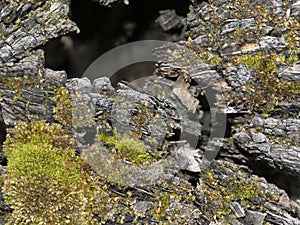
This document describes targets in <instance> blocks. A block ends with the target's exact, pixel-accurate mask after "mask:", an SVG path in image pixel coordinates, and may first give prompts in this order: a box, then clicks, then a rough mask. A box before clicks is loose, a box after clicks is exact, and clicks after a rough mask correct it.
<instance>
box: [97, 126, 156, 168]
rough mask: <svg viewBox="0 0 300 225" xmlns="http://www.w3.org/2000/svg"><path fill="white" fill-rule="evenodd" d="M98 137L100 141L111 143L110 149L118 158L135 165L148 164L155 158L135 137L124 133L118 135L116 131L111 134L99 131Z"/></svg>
mask: <svg viewBox="0 0 300 225" xmlns="http://www.w3.org/2000/svg"><path fill="white" fill-rule="evenodd" d="M99 138H100V140H101V141H102V142H104V143H106V144H110V145H112V146H111V147H110V150H111V151H112V153H114V155H115V157H116V158H119V159H120V160H124V159H125V160H126V161H130V162H132V163H135V164H136V165H148V164H150V163H151V162H153V161H154V160H155V159H156V157H154V156H152V155H151V154H149V153H148V152H147V151H146V146H145V144H144V143H143V142H142V141H141V140H139V139H137V138H134V137H130V136H128V135H126V134H125V135H120V134H118V133H117V132H116V131H114V134H113V135H107V134H104V133H100V134H99Z"/></svg>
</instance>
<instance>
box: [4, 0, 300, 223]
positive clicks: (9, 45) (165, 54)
mask: <svg viewBox="0 0 300 225" xmlns="http://www.w3.org/2000/svg"><path fill="white" fill-rule="evenodd" d="M100 2H101V3H102V4H103V5H109V4H111V3H112V2H115V1H114V0H112V1H100ZM125 3H127V1H125ZM271 3H272V4H271ZM235 4H237V5H235ZM258 6H259V7H258ZM247 7H248V8H247ZM264 7H266V8H264ZM286 7H290V8H289V9H288V8H286ZM237 9H238V10H237ZM265 9H268V11H265ZM239 10H240V11H239ZM67 12H68V6H67V5H64V4H62V3H61V2H59V1H58V2H53V3H51V2H50V1H49V2H48V1H42V2H39V3H38V4H33V3H30V2H28V3H16V2H13V1H11V2H1V3H0V21H1V22H0V34H1V40H0V65H1V67H0V77H1V82H0V93H1V114H2V117H3V120H4V122H5V123H6V124H9V125H13V124H15V122H16V121H17V120H23V121H31V120H36V119H38V120H41V119H45V120H48V121H49V122H53V121H54V118H53V107H54V106H55V105H56V99H55V97H54V94H55V90H56V89H57V88H59V87H61V86H66V87H67V88H68V89H69V90H70V92H71V93H72V94H73V95H74V99H73V100H74V101H73V103H74V104H75V105H74V109H75V111H74V112H73V116H78V118H76V117H75V118H74V119H75V120H73V122H74V121H75V122H78V123H77V124H73V125H74V126H75V129H74V133H75V134H77V135H78V136H80V138H78V143H79V144H80V147H82V149H81V150H84V149H88V151H86V152H85V155H84V154H83V157H84V156H85V157H86V159H90V160H91V161H87V162H89V163H90V165H91V166H92V168H93V169H94V170H95V172H98V173H100V174H101V173H103V170H104V169H105V168H104V167H101V164H100V162H101V163H103V161H104V162H105V163H107V162H106V161H105V158H104V156H103V155H101V153H102V154H103V153H104V152H105V151H106V150H107V148H109V146H108V145H105V144H107V143H102V144H103V146H101V147H103V148H104V152H101V151H98V150H99V149H96V148H94V147H95V145H94V146H93V144H94V142H93V141H95V140H86V139H84V135H85V134H86V131H87V129H88V128H87V127H89V128H91V133H92V134H93V135H94V136H95V134H96V132H102V133H105V134H109V133H112V132H113V130H114V129H117V132H118V133H121V134H124V133H129V134H128V135H129V136H131V137H136V138H139V139H140V140H142V141H144V143H145V144H146V147H147V148H146V150H147V152H148V153H150V154H152V155H153V154H154V152H153V149H154V148H155V147H158V148H160V149H159V150H161V152H163V153H165V154H166V155H171V159H173V160H171V166H172V169H170V170H168V171H167V173H165V172H164V173H161V172H160V170H156V169H161V168H162V167H159V166H158V167H154V169H153V167H152V168H151V169H153V170H147V168H144V167H142V166H141V168H140V167H139V169H138V170H136V171H135V172H136V173H135V174H134V175H135V176H132V178H131V177H130V174H126V173H123V175H127V176H128V177H129V178H131V180H130V179H129V180H130V182H129V183H125V184H126V185H128V186H130V188H136V189H135V190H138V191H136V192H134V193H133V195H132V196H131V198H132V200H133V201H132V202H133V203H132V204H133V205H131V206H132V208H133V210H134V211H135V213H140V214H145V213H146V212H147V211H151V210H152V211H151V212H154V211H155V206H156V205H157V204H162V203H161V202H159V203H157V201H158V200H157V196H155V190H157V189H158V190H160V189H163V190H165V189H167V191H168V192H171V193H175V194H177V195H178V196H179V197H178V198H177V197H176V198H174V199H172V201H173V202H172V201H171V200H168V201H170V202H172V204H171V205H172V206H168V207H170V210H168V209H167V210H166V211H167V212H168V211H169V214H166V215H165V217H164V218H162V220H163V221H164V222H167V221H168V218H171V217H172V216H174V215H176V213H177V214H178V215H176V216H175V219H174V220H173V221H172V222H173V224H197V223H198V224H199V223H201V224H202V223H203V224H205V223H211V222H216V223H218V222H219V223H220V224H222V223H224V221H226V222H228V223H230V224H257V225H260V224H263V223H265V222H269V223H270V224H275V225H277V224H278V225H281V224H288V225H298V224H300V206H299V204H297V203H296V202H294V201H291V200H290V199H289V197H288V196H287V195H286V193H285V192H284V191H282V190H280V189H279V188H277V187H276V186H275V185H272V184H269V183H268V182H266V180H265V179H264V178H258V177H257V176H255V175H253V173H252V171H251V170H249V169H248V168H247V166H245V165H247V160H249V158H250V157H251V158H254V159H255V160H254V162H256V161H257V162H258V161H263V162H265V163H266V164H267V165H268V166H269V168H275V169H277V170H280V171H282V173H285V174H286V176H291V177H295V179H299V174H300V173H299V172H300V171H299V168H300V165H299V157H300V150H299V129H300V120H299V92H297V91H298V90H297V88H298V87H297V82H299V74H300V71H299V69H300V68H299V62H295V61H297V60H296V59H298V58H297V56H296V55H297V54H299V52H296V53H295V54H294V55H293V52H292V53H291V52H287V51H288V49H291V48H292V49H293V50H294V51H297V49H299V40H298V41H297V39H294V40H293V41H294V46H293V45H292V44H293V43H292V42H291V41H290V40H288V38H289V36H284V35H285V34H286V33H288V31H291V30H292V32H294V31H297V29H298V30H299V29H300V28H299V27H297V26H298V25H297V19H299V14H300V10H299V1H297V2H291V4H290V5H288V6H282V5H281V4H280V2H279V1H278V2H277V1H271V0H270V1H269V0H266V1H263V2H262V3H260V1H257V2H256V1H255V2H251V4H249V1H243V0H240V1H237V2H236V1H235V2H234V4H233V2H231V1H212V2H211V3H199V4H198V3H194V9H193V10H192V11H191V12H190V14H189V16H188V17H187V20H186V21H187V26H188V34H189V36H190V38H189V40H188V41H186V42H182V43H181V45H182V46H183V47H182V48H180V47H179V48H174V46H173V45H171V46H163V47H162V48H160V49H156V54H158V55H159V56H161V62H160V64H159V66H158V68H157V70H156V72H155V74H154V75H155V76H154V78H151V79H149V80H148V81H147V82H145V87H147V88H146V91H145V90H144V91H142V90H141V89H139V87H134V86H131V85H128V84H126V83H120V85H119V88H118V89H114V88H113V87H112V86H111V84H110V82H109V81H108V80H107V79H106V80H105V78H104V79H100V80H96V81H94V83H93V84H91V82H90V81H89V80H88V79H86V78H85V79H74V80H68V81H67V80H66V73H65V72H57V71H52V70H49V69H46V68H44V64H43V52H42V51H41V50H33V49H35V48H36V47H38V46H39V45H41V44H43V43H45V42H46V41H48V40H49V39H51V38H54V37H58V36H60V35H64V34H66V33H67V32H74V31H77V28H76V26H75V24H74V23H72V22H71V21H70V20H69V19H68V18H67ZM243 13H246V14H245V15H244V14H243ZM269 13H273V15H274V16H275V17H276V15H279V16H281V18H285V19H286V20H288V22H289V23H286V24H291V23H295V26H291V27H288V26H289V25H286V24H284V23H282V25H283V27H280V28H275V24H274V23H271V19H272V18H273V17H269V16H268V15H269ZM290 18H291V20H289V19H290ZM274 21H275V23H278V22H280V21H281V20H280V19H279V21H276V20H274ZM260 23H262V24H260ZM279 25H281V24H279ZM285 25H286V26H287V27H284V26H285ZM237 37H238V38H237ZM167 49H169V51H167ZM185 50H187V51H185ZM258 51H259V52H262V54H263V55H255V54H254V56H255V57H257V58H254V59H256V60H265V61H264V63H265V65H264V64H263V65H262V66H261V65H259V64H256V62H254V66H253V65H252V66H253V67H252V66H251V65H249V63H246V62H245V60H244V61H243V58H235V56H241V55H245V54H248V53H255V52H258ZM175 53H176V54H175ZM280 53H282V54H283V55H280ZM284 54H287V56H285V55H284ZM265 55H268V56H265ZM269 56H272V57H273V56H274V57H273V58H271V59H272V60H274V61H275V62H276V66H275V67H276V68H274V67H272V65H273V64H272V62H273V61H272V60H271V61H270V60H269V59H270V58H269ZM283 56H285V57H286V58H288V59H289V60H288V59H282V57H283ZM280 57H281V58H280ZM291 57H294V58H291ZM268 60H269V61H268ZM298 61H299V59H298ZM252 63H253V62H252ZM268 63H270V64H271V68H270V71H271V72H270V74H271V75H272V76H273V75H274V76H275V78H276V79H273V77H270V79H271V81H272V82H274V83H272V85H273V84H274V85H283V84H282V83H280V82H281V81H283V80H284V81H287V82H294V83H293V84H294V85H295V86H296V88H295V90H294V92H289V95H282V96H279V97H278V96H277V102H274V107H275V109H273V108H272V107H271V106H273V105H272V104H273V103H272V102H271V103H270V107H269V108H268V109H264V112H267V113H269V118H267V119H265V118H263V116H262V110H260V108H259V106H258V107H257V106H255V104H253V102H251V97H253V95H249V93H251V91H252V90H251V88H252V89H254V88H255V87H256V86H255V85H254V86H253V85H252V86H251V85H250V86H251V88H249V87H248V89H247V85H248V84H257V85H258V86H259V87H262V85H261V78H260V77H259V74H258V73H256V72H257V70H261V69H262V67H263V66H267V65H269V64H268ZM255 66H256V67H255ZM257 67H258V68H257ZM275 69H276V71H275ZM273 70H274V71H273ZM267 73H268V71H267V72H266V74H267ZM212 78H213V79H212ZM274 85H273V86H274ZM155 87H156V88H157V87H162V88H157V89H155ZM279 88H280V86H278V89H279ZM203 90H204V91H205V90H207V93H208V90H210V91H213V93H214V94H219V95H221V94H224V95H222V96H221V97H222V98H216V99H215V100H219V102H218V104H216V105H214V106H213V107H212V108H211V111H216V112H218V113H224V112H228V111H231V112H233V113H232V115H231V116H232V117H237V116H240V118H241V119H239V120H238V119H237V118H235V119H234V120H233V124H234V125H238V127H236V129H234V130H233V134H232V137H231V138H228V139H226V140H225V142H226V143H227V145H225V146H224V147H223V150H222V151H221V153H220V158H221V159H223V160H224V159H227V160H232V161H234V162H238V163H240V164H242V165H243V166H242V165H239V166H238V165H236V164H234V163H229V162H224V161H221V160H216V161H215V162H214V163H213V164H212V165H211V166H210V167H209V168H208V169H207V170H205V171H203V170H201V169H202V168H201V167H199V164H200V163H199V162H201V160H202V158H201V157H202V151H200V149H197V148H196V147H195V146H189V145H180V144H181V142H180V141H179V142H178V141H173V142H172V140H168V138H169V139H172V138H175V139H176V132H178V133H185V134H184V135H183V136H182V139H183V141H184V142H189V138H190V137H197V139H196V140H198V138H201V137H203V136H204V134H203V133H201V132H199V131H207V130H208V134H206V135H207V136H208V135H209V132H211V133H213V130H211V131H209V128H207V121H203V126H201V124H199V122H198V119H199V118H197V120H193V119H191V118H193V117H190V115H189V113H190V112H199V113H200V112H201V108H200V107H201V104H202V103H201V101H200V99H201V96H202V95H201V91H203ZM270 90H273V91H274V92H275V91H276V90H277V87H273V89H270ZM159 91H165V92H166V93H167V94H165V95H163V94H161V95H160V96H159V95H155V94H157V93H160V92H159ZM279 91H280V90H279ZM161 93H162V92H161ZM275 98H276V96H275ZM271 100H272V99H271ZM254 103H255V102H254ZM267 103H269V102H267ZM226 105H229V106H230V107H231V108H230V110H229V109H228V108H226V107H225V106H226ZM266 105H267V104H266ZM76 110H77V112H76ZM286 112H289V113H286ZM76 113H78V114H76ZM251 113H252V114H251ZM235 115H236V116H235ZM202 119H203V118H202ZM203 120H205V119H203ZM204 123H206V125H205V124H204ZM204 133H205V132H204ZM94 136H93V137H94ZM150 139H153V140H155V141H153V140H150ZM192 139H194V138H192ZM222 140H223V137H215V144H216V145H217V144H218V142H220V141H222ZM90 141H92V142H90ZM196 145H197V143H196ZM91 146H92V148H89V147H91ZM207 148H209V147H207ZM102 150H103V149H102ZM202 150H209V149H206V148H205V147H203V149H202ZM107 152H108V154H110V152H109V151H107ZM172 157H173V158H172ZM174 158H175V159H176V160H174ZM97 160H98V161H97ZM101 160H102V161H101ZM164 160H166V159H165V158H163V157H162V158H160V159H159V162H162V163H164V162H168V161H164ZM93 163H95V165H93ZM124 163H125V164H126V163H127V164H128V163H129V164H130V163H131V162H124ZM197 163H199V164H197ZM99 165H100V166H99ZM112 165H113V164H112ZM155 165H157V164H155ZM161 165H163V166H166V164H161ZM168 166H170V164H168ZM197 166H198V167H197ZM110 168H113V169H118V168H114V167H110ZM122 168H127V167H125V166H124V167H122ZM180 169H181V170H189V171H193V172H199V171H200V172H201V173H200V176H199V174H193V176H191V180H194V183H195V185H194V186H193V185H191V183H189V182H187V181H186V180H187V178H186V174H181V177H182V178H179V177H177V176H178V173H179V174H180V172H178V171H179V170H180ZM145 171H146V172H145ZM157 171H158V172H157ZM105 172H107V171H105ZM125 172H126V171H125ZM131 172H132V170H131ZM147 172H148V173H149V174H147ZM150 172H153V173H150ZM160 175H163V176H160ZM155 176H157V177H159V178H157V179H156V177H155ZM145 177H147V178H148V180H147V179H146V180H145ZM126 178H127V177H125V180H126ZM161 178H163V179H164V180H165V181H166V180H167V181H168V182H169V183H168V186H167V187H165V186H164V185H165V184H163V183H159V182H156V181H158V180H159V179H161ZM123 179H124V178H123ZM139 179H141V180H142V181H143V182H147V183H148V184H150V186H149V187H147V190H144V189H138V187H136V184H139V182H140V181H141V180H139ZM143 179H144V180H143ZM168 179H169V180H168ZM149 180H151V182H153V181H154V182H153V183H151V182H150V181H149ZM113 181H114V182H115V181H116V180H113ZM127 182H128V180H127ZM179 183H185V185H184V188H183V187H182V186H181V185H179ZM123 185H124V182H123ZM177 186H178V187H180V188H181V189H180V190H179V189H175V187H177ZM145 189H146V188H145ZM115 193H117V194H118V195H125V196H126V195H127V194H126V193H122V191H115ZM141 193H142V195H145V193H146V194H147V195H148V196H150V197H149V199H148V200H145V198H144V199H142V200H141V197H140V195H141ZM177 195H176V196H177ZM1 202H2V201H1V199H0V204H1V205H0V206H1V207H2V203H1ZM220 206H221V207H220ZM1 207H0V211H1V212H4V211H5V212H6V211H9V209H8V208H7V206H6V205H5V207H4V209H3V208H1ZM170 212H171V213H170ZM175 212H176V213H175ZM228 215H229V216H228ZM1 216H2V214H0V217H1ZM131 216H132V218H133V217H134V215H131ZM172 219H173V217H172ZM140 221H141V222H143V223H144V222H148V224H158V223H159V222H161V221H160V220H158V219H157V218H154V217H153V213H152V214H151V213H150V214H149V215H144V216H143V215H141V216H140ZM129 222H131V221H129ZM0 223H1V222H0Z"/></svg>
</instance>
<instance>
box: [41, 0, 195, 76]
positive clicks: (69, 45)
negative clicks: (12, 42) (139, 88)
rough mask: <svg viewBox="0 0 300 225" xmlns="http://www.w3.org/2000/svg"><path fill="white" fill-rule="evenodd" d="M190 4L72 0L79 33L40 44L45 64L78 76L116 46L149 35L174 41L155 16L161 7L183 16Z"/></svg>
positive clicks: (171, 0) (72, 14)
mask: <svg viewBox="0 0 300 225" xmlns="http://www.w3.org/2000/svg"><path fill="white" fill-rule="evenodd" d="M189 5H190V2H189V1H188V0H178V1H174V0H164V1H160V0H153V1H147V0H131V1H130V5H129V6H126V5H124V4H114V6H113V7H111V8H109V7H103V6H100V5H99V3H97V2H93V1H91V0H86V1H81V0H73V1H72V2H71V5H70V8H71V12H70V17H71V19H72V20H73V21H74V22H76V24H77V25H78V27H79V29H80V33H79V34H74V33H73V34H70V35H68V36H65V37H60V38H56V39H53V40H51V41H49V42H48V43H47V44H46V45H45V46H44V47H43V49H44V50H45V59H46V67H48V68H51V69H54V70H65V71H66V72H67V74H68V78H73V77H81V76H82V75H83V73H84V71H85V70H86V69H87V67H88V66H89V65H90V64H91V63H92V62H93V61H94V60H95V59H97V58H98V57H99V56H101V55H102V54H103V53H105V52H107V51H109V50H111V49H113V48H114V47H116V46H119V45H122V44H126V43H128V42H133V41H138V40H149V39H152V40H167V41H173V39H172V34H170V33H165V32H163V30H162V29H161V27H160V26H159V25H158V24H157V23H156V22H155V20H156V19H157V17H158V16H159V11H160V10H164V9H175V10H176V13H177V14H178V15H181V16H186V14H187V13H188V11H189ZM178 32H179V31H178Z"/></svg>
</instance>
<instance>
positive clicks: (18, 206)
mask: <svg viewBox="0 0 300 225" xmlns="http://www.w3.org/2000/svg"><path fill="white" fill-rule="evenodd" d="M60 134H64V130H63V129H62V127H61V126H59V125H55V124H53V125H49V124H46V123H45V122H43V121H36V122H32V123H30V124H25V123H23V122H21V123H19V124H18V125H17V126H16V127H15V128H14V129H10V130H9V136H8V138H7V141H6V142H5V145H4V153H5V155H6V157H7V159H8V166H7V175H5V180H4V185H3V195H4V197H5V200H6V202H7V203H8V204H9V205H10V207H11V208H12V209H13V212H12V214H11V215H10V216H9V220H8V221H9V222H8V224H95V223H96V221H95V220H94V218H93V213H92V212H93V208H94V205H93V202H94V201H93V200H94V197H95V196H96V195H97V193H99V192H98V191H97V188H96V183H95V182H94V181H93V179H92V177H91V176H90V175H89V173H88V172H87V170H86V169H85V164H84V162H83V161H82V159H81V158H80V157H77V156H76V155H75V152H74V150H73V149H71V148H70V147H67V143H65V142H64V141H62V139H65V140H69V141H70V143H72V141H71V138H70V137H66V136H60Z"/></svg>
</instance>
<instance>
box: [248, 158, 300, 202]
mask: <svg viewBox="0 0 300 225" xmlns="http://www.w3.org/2000/svg"><path fill="white" fill-rule="evenodd" d="M248 158H249V161H248V163H247V166H248V167H249V168H250V169H251V170H252V171H253V173H254V174H255V175H257V176H260V177H264V178H266V180H267V181H268V182H269V183H273V184H275V185H276V186H277V187H279V188H281V189H283V190H285V191H286V193H287V194H288V195H289V196H290V197H291V198H292V199H297V198H300V193H299V190H300V179H299V177H293V176H291V175H289V174H288V172H287V171H283V170H280V169H279V168H273V167H270V166H269V165H268V164H267V163H266V162H264V161H256V160H255V159H254V157H248Z"/></svg>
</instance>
